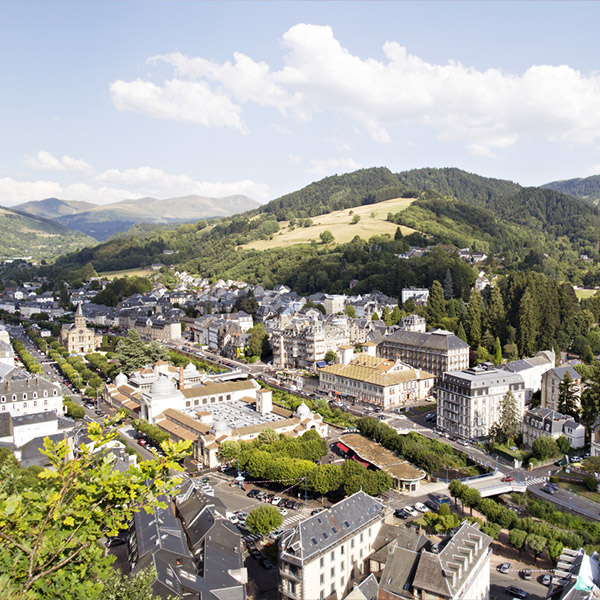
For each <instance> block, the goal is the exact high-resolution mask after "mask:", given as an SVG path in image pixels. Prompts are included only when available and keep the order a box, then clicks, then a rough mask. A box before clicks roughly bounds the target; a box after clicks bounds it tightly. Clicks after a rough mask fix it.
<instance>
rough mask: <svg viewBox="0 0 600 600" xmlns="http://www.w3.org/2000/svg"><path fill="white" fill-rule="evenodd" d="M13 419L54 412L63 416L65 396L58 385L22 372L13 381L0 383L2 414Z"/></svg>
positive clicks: (5, 380)
mask: <svg viewBox="0 0 600 600" xmlns="http://www.w3.org/2000/svg"><path fill="white" fill-rule="evenodd" d="M3 412H6V413H10V414H11V415H12V416H13V417H20V416H23V415H32V414H35V413H44V412H52V413H55V414H56V415H62V414H63V395H62V391H61V389H60V385H59V384H58V383H51V382H50V381H48V380H47V379H44V378H43V377H40V376H39V375H34V376H29V374H27V373H26V372H24V371H20V373H18V374H17V376H15V377H14V378H12V379H4V380H3V381H1V382H0V413H3Z"/></svg>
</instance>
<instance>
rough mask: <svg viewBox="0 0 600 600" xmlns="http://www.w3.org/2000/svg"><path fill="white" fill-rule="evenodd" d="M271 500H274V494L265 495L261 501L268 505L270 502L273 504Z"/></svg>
mask: <svg viewBox="0 0 600 600" xmlns="http://www.w3.org/2000/svg"><path fill="white" fill-rule="evenodd" d="M273 498H275V494H267V495H266V496H265V497H264V498H263V500H264V501H265V502H268V503H269V504H270V503H271V502H273Z"/></svg>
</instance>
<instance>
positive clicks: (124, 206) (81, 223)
mask: <svg viewBox="0 0 600 600" xmlns="http://www.w3.org/2000/svg"><path fill="white" fill-rule="evenodd" d="M260 206H261V205H260V203H258V202H256V200H252V198H249V197H248V196H244V195H241V194H237V195H233V196H227V197H225V198H207V197H204V196H198V195H190V196H181V197H177V198H166V199H158V198H151V197H146V198H139V199H129V200H122V201H120V202H114V203H112V204H106V205H102V206H100V205H95V204H90V203H89V202H75V201H66V200H59V199H57V198H47V199H46V200H40V201H38V202H27V203H26V204H22V205H19V206H17V207H15V208H17V209H19V210H21V211H23V212H27V213H28V214H31V215H36V216H43V217H46V218H50V219H54V220H55V221H56V222H58V223H60V224H62V225H65V226H67V227H69V228H70V229H75V230H77V231H81V232H83V233H86V234H87V235H90V236H92V237H94V238H95V239H97V240H98V241H104V240H106V239H108V238H109V237H110V236H112V235H114V234H115V233H120V232H123V231H127V230H128V229H129V228H131V227H132V226H133V225H137V224H140V223H153V224H156V223H162V224H173V223H190V222H195V221H198V220H200V219H207V218H211V217H228V216H231V215H234V214H237V213H241V212H246V211H249V210H253V209H256V208H259V207H260Z"/></svg>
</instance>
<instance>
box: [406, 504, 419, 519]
mask: <svg viewBox="0 0 600 600" xmlns="http://www.w3.org/2000/svg"><path fill="white" fill-rule="evenodd" d="M404 510H405V511H406V512H407V513H408V514H409V515H410V516H411V517H418V516H419V513H418V512H417V511H416V510H415V509H414V508H413V507H412V506H406V507H405V508H404Z"/></svg>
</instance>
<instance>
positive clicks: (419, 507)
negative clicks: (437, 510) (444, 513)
mask: <svg viewBox="0 0 600 600" xmlns="http://www.w3.org/2000/svg"><path fill="white" fill-rule="evenodd" d="M415 508H416V509H417V510H418V511H419V512H422V513H426V512H429V509H428V508H427V507H426V506H425V505H424V504H423V503H422V502H417V503H416V504H415Z"/></svg>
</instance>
